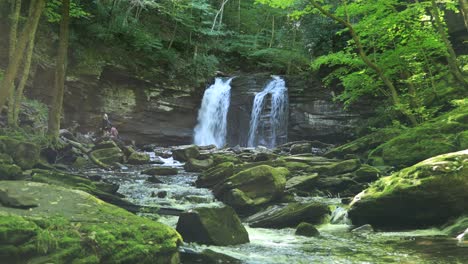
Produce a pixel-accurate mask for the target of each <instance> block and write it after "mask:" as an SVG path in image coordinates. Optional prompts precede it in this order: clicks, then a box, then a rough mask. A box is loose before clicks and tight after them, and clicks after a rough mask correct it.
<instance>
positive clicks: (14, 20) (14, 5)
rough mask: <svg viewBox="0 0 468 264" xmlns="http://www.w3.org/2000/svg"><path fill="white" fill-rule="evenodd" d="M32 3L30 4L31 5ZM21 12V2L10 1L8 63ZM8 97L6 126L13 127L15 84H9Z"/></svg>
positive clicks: (12, 51) (12, 53)
mask: <svg viewBox="0 0 468 264" xmlns="http://www.w3.org/2000/svg"><path fill="white" fill-rule="evenodd" d="M32 4H33V3H31V5H32ZM20 12H21V0H12V1H11V17H10V23H11V24H10V47H9V51H8V62H9V63H10V62H12V61H13V58H14V54H15V48H16V39H17V35H18V20H19V16H20ZM8 89H9V92H8V93H9V96H8V125H9V126H14V124H13V109H14V101H15V95H14V91H15V82H14V80H13V82H12V83H11V84H10V87H8Z"/></svg>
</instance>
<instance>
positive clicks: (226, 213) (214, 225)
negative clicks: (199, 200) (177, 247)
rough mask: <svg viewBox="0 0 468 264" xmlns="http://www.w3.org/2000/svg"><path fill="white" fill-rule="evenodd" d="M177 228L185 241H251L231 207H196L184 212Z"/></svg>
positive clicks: (227, 242) (231, 243)
mask: <svg viewBox="0 0 468 264" xmlns="http://www.w3.org/2000/svg"><path fill="white" fill-rule="evenodd" d="M176 229H177V231H178V232H179V233H180V234H181V235H182V237H183V239H184V241H185V242H197V243H201V244H207V245H218V246H227V245H237V244H243V243H248V242H249V235H248V233H247V231H246V230H245V228H244V226H243V225H242V223H241V221H240V219H239V217H238V216H237V214H236V213H235V212H234V210H233V209H232V208H230V207H223V208H195V209H192V210H190V211H187V212H184V213H182V214H181V215H180V217H179V221H178V222H177V228H176Z"/></svg>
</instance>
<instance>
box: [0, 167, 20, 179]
mask: <svg viewBox="0 0 468 264" xmlns="http://www.w3.org/2000/svg"><path fill="white" fill-rule="evenodd" d="M21 172H22V170H21V168H20V167H18V166H16V165H15V164H1V163H0V180H17V179H19V178H21Z"/></svg>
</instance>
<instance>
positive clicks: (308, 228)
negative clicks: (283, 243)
mask: <svg viewBox="0 0 468 264" xmlns="http://www.w3.org/2000/svg"><path fill="white" fill-rule="evenodd" d="M294 234H295V235H296V236H306V237H317V236H320V232H319V231H318V230H317V228H315V226H314V225H312V224H309V223H305V222H302V223H300V224H299V225H298V226H297V228H296V232H295V233H294Z"/></svg>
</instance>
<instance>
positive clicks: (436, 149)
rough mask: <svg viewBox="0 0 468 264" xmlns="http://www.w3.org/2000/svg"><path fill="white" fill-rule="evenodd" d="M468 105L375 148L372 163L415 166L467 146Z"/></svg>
mask: <svg viewBox="0 0 468 264" xmlns="http://www.w3.org/2000/svg"><path fill="white" fill-rule="evenodd" d="M467 130H468V105H465V106H461V107H459V108H457V109H455V110H452V111H450V112H448V113H446V114H444V115H442V116H439V117H437V118H435V119H433V120H431V121H428V122H426V123H424V124H421V125H420V126H417V127H414V128H409V129H406V130H404V131H403V132H402V133H401V134H400V135H398V136H397V137H394V138H393V139H391V140H389V141H388V142H385V143H383V144H381V145H380V146H378V147H377V148H375V149H374V150H373V151H372V152H371V153H370V154H369V161H370V163H371V164H372V165H378V166H380V165H391V166H396V167H399V168H402V167H406V166H411V165H413V164H416V163H417V162H420V161H422V160H425V159H427V158H430V157H433V156H436V155H440V154H444V153H449V152H454V151H458V150H463V149H466V142H465V139H464V137H465V133H466V131H467Z"/></svg>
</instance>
